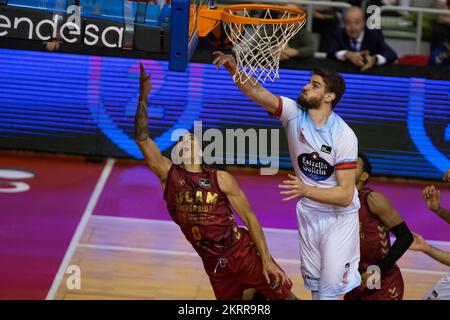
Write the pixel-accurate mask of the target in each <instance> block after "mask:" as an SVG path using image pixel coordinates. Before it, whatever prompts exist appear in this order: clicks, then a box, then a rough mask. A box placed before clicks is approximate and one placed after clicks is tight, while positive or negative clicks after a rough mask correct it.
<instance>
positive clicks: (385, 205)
mask: <svg viewBox="0 0 450 320" xmlns="http://www.w3.org/2000/svg"><path fill="white" fill-rule="evenodd" d="M367 204H368V206H369V209H370V212H371V213H372V214H374V215H375V216H376V217H378V219H380V220H381V222H383V224H384V225H385V226H386V227H387V228H388V229H389V231H391V232H392V233H393V234H394V235H395V241H394V243H393V244H392V246H391V247H390V249H389V251H388V253H387V254H386V256H385V257H384V258H383V259H382V260H381V261H380V262H379V263H378V266H379V267H380V269H381V272H382V273H383V272H384V271H386V270H389V269H390V268H391V267H392V266H393V265H394V264H395V263H396V262H397V261H398V259H400V257H401V256H402V255H403V254H404V253H405V252H406V250H408V248H409V246H410V245H411V243H412V242H413V240H414V237H413V234H412V233H411V231H410V230H409V228H408V226H407V225H406V223H405V222H404V221H403V218H402V217H401V215H400V213H399V212H398V211H397V210H396V209H395V208H394V207H393V206H392V204H391V202H390V201H389V199H388V198H386V197H385V196H384V195H382V194H381V193H378V192H371V193H370V194H369V195H368V197H367Z"/></svg>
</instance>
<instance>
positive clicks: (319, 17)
mask: <svg viewBox="0 0 450 320" xmlns="http://www.w3.org/2000/svg"><path fill="white" fill-rule="evenodd" d="M320 1H328V0H317V2H320ZM329 1H335V2H345V1H343V0H341V1H339V0H329ZM303 9H304V10H306V7H304V8H303ZM338 12H339V9H335V8H332V7H326V6H316V7H314V10H313V22H312V31H313V32H314V33H317V34H319V37H320V38H319V48H318V51H319V52H326V50H327V44H328V42H329V41H330V36H331V35H332V34H333V30H334V29H335V28H337V27H338V26H339V17H338V16H337V14H336V13H338Z"/></svg>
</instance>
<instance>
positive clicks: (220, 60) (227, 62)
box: [213, 51, 237, 74]
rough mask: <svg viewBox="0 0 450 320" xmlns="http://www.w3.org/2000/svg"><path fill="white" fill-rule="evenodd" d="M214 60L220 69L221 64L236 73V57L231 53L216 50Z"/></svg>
mask: <svg viewBox="0 0 450 320" xmlns="http://www.w3.org/2000/svg"><path fill="white" fill-rule="evenodd" d="M213 56H214V61H213V63H214V64H215V65H216V69H219V68H220V67H221V66H224V67H225V68H226V69H227V70H228V71H229V72H230V73H231V74H234V73H236V69H237V65H236V59H235V58H234V56H233V55H231V54H225V53H223V52H222V51H214V52H213Z"/></svg>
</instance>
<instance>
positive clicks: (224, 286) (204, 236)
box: [135, 64, 295, 300]
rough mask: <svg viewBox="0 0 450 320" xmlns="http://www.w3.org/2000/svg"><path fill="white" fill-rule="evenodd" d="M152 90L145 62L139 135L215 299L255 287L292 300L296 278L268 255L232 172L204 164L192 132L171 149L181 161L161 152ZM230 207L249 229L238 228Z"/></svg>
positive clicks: (137, 119)
mask: <svg viewBox="0 0 450 320" xmlns="http://www.w3.org/2000/svg"><path fill="white" fill-rule="evenodd" d="M150 90H151V84H150V75H146V74H145V69H144V67H143V65H142V64H141V76H140V97H139V104H138V108H137V111H136V116H135V139H136V142H137V144H138V145H139V148H140V149H141V151H142V154H143V155H144V157H145V162H146V163H147V165H148V166H149V167H150V169H151V170H152V171H153V172H154V173H155V174H156V175H157V176H158V177H159V179H160V180H161V185H162V188H163V191H164V200H165V201H166V203H167V209H168V211H169V213H170V215H171V217H172V219H173V220H174V222H175V223H176V224H178V226H179V227H180V229H181V231H182V232H183V234H184V235H185V237H186V239H187V240H188V241H189V242H190V243H191V245H192V246H193V247H194V249H195V250H196V251H197V253H198V254H199V256H200V257H201V259H202V261H203V265H204V268H205V271H206V273H207V274H208V276H209V279H210V282H211V285H212V287H213V290H214V294H215V296H216V298H217V299H219V300H230V299H232V300H238V299H242V297H243V292H244V290H246V289H252V288H254V289H255V290H256V291H257V292H259V293H260V294H261V295H263V296H264V297H265V298H267V299H294V298H295V296H294V295H293V294H292V293H291V291H290V290H291V288H292V282H291V280H290V279H289V278H288V277H287V276H286V274H285V273H284V271H283V270H282V269H281V268H280V267H279V266H278V265H277V264H276V263H275V262H274V260H273V259H272V257H271V256H270V254H269V250H268V248H267V244H266V240H265V238H264V234H263V231H262V228H261V226H260V224H259V222H258V219H257V218H256V216H255V214H254V212H253V210H252V208H251V207H250V204H249V202H248V200H247V198H246V196H245V194H244V193H243V192H242V190H241V189H240V188H239V186H238V184H237V182H236V180H235V179H234V178H233V176H231V175H230V174H229V173H227V172H226V171H219V170H216V169H213V168H211V167H209V166H207V165H202V164H201V163H202V151H201V146H200V145H199V143H198V140H197V139H196V138H195V136H194V135H192V134H185V135H183V136H181V137H180V140H179V142H178V143H177V144H176V145H175V147H174V148H175V150H174V151H173V152H172V155H177V156H179V158H177V159H173V160H174V162H176V163H178V162H181V164H180V165H176V164H173V163H172V161H171V160H169V159H168V158H166V157H164V156H162V154H161V152H160V150H159V148H158V146H157V145H156V144H155V142H154V141H153V140H152V139H151V138H149V136H148V105H147V100H148V95H149V93H150ZM172 158H173V156H172ZM175 160H176V161H175ZM231 208H233V209H234V210H235V211H236V213H237V214H238V216H239V218H241V220H242V222H243V223H244V224H245V225H246V227H247V228H248V231H247V229H244V228H239V227H237V225H236V223H235V221H234V219H233V211H232V209H231Z"/></svg>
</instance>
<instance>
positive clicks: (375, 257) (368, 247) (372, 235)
mask: <svg viewBox="0 0 450 320" xmlns="http://www.w3.org/2000/svg"><path fill="white" fill-rule="evenodd" d="M372 191H373V190H372V189H370V188H367V187H364V188H362V189H361V190H359V200H360V202H361V208H360V209H359V221H360V222H359V223H360V240H361V241H360V246H361V258H360V261H359V272H361V273H363V272H366V271H367V268H368V267H369V266H371V265H378V264H379V263H380V261H382V260H383V259H384V257H386V255H387V253H388V252H389V249H390V248H391V242H390V239H389V230H388V228H387V227H386V226H385V225H384V224H383V222H382V221H381V220H380V219H378V218H377V217H376V216H375V215H374V214H372V213H371V212H370V208H369V204H368V202H367V197H368V196H369V194H370V193H371V192H372ZM403 292H404V283H403V278H402V274H401V272H400V268H399V267H398V266H397V264H394V265H393V266H392V267H390V268H389V269H388V270H385V271H384V272H383V274H382V276H381V280H380V287H379V288H372V289H369V288H368V287H367V286H363V287H357V288H355V289H353V290H352V291H351V292H349V293H347V294H346V295H345V297H344V299H345V300H401V299H402V298H403Z"/></svg>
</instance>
